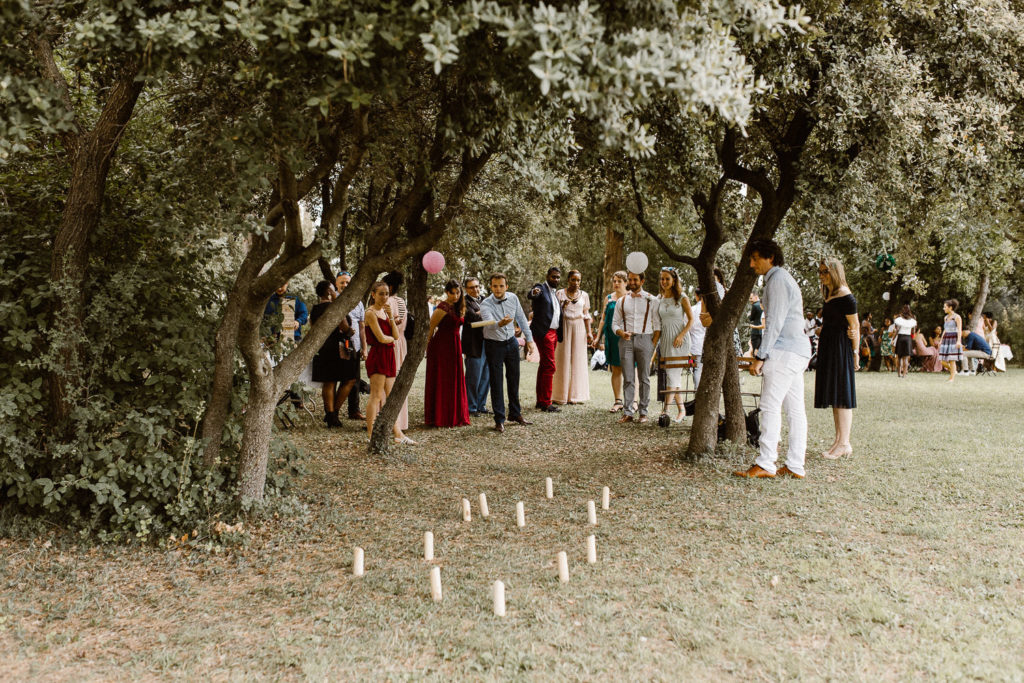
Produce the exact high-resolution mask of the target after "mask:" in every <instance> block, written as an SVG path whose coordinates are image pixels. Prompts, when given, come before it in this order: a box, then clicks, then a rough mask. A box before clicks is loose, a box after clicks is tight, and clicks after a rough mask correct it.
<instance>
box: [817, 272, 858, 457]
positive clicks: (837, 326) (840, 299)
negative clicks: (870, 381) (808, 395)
mask: <svg viewBox="0 0 1024 683" xmlns="http://www.w3.org/2000/svg"><path fill="white" fill-rule="evenodd" d="M818 277H819V279H820V280H821V296H822V299H823V301H824V306H822V324H821V335H820V336H819V338H818V366H817V372H816V373H815V377H814V407H815V408H832V419H833V421H834V422H835V426H836V438H835V440H834V441H833V442H832V446H831V447H830V448H829V449H828V450H827V451H825V452H823V453H822V454H821V455H822V457H825V458H829V459H830V460H835V459H836V458H840V457H842V456H844V455H850V454H851V453H853V447H852V446H851V445H850V430H851V428H852V426H853V409H854V408H856V407H857V391H856V387H855V386H854V377H855V376H856V375H855V374H854V372H855V371H856V367H857V365H856V363H857V347H858V346H859V345H860V324H859V323H858V321H857V300H856V299H855V298H854V297H853V293H852V292H851V291H850V286H849V285H848V284H846V270H845V269H844V268H843V264H842V263H840V262H839V260H838V259H834V258H827V259H824V260H823V261H822V262H821V265H820V266H818Z"/></svg>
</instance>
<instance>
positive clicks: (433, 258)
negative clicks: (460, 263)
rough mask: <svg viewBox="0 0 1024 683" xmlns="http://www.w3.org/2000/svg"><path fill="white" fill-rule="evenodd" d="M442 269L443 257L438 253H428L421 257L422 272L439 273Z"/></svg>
mask: <svg viewBox="0 0 1024 683" xmlns="http://www.w3.org/2000/svg"><path fill="white" fill-rule="evenodd" d="M443 269H444V256H443V255H442V254H441V252H439V251H428V252H427V253H426V254H424V255H423V270H425V271H427V272H428V273H440V272H441V271H442V270H443Z"/></svg>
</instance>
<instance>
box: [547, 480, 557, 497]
mask: <svg viewBox="0 0 1024 683" xmlns="http://www.w3.org/2000/svg"><path fill="white" fill-rule="evenodd" d="M544 495H545V496H547V497H548V498H554V497H555V486H554V484H552V483H551V477H545V478H544Z"/></svg>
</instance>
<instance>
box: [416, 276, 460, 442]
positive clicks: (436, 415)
mask: <svg viewBox="0 0 1024 683" xmlns="http://www.w3.org/2000/svg"><path fill="white" fill-rule="evenodd" d="M444 291H445V295H446V300H445V301H442V302H441V303H440V304H438V306H437V308H435V309H434V313H433V315H431V316H430V329H429V330H428V332H427V338H428V339H429V340H430V341H429V342H428V344H427V385H426V390H425V395H424V397H423V412H424V414H425V415H424V422H426V424H427V426H428V427H461V426H463V425H468V424H469V401H468V400H467V399H466V373H465V370H463V367H462V339H461V338H460V336H459V327H460V326H461V325H462V323H463V319H464V317H465V315H466V300H465V298H463V296H462V288H461V287H460V286H459V283H458V282H456V281H455V280H449V281H448V283H447V284H445V286H444Z"/></svg>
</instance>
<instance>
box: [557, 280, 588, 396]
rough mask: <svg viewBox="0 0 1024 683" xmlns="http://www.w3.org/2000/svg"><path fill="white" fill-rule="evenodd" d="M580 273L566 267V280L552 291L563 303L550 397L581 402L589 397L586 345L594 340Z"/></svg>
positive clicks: (586, 297)
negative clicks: (561, 286)
mask: <svg viewBox="0 0 1024 683" xmlns="http://www.w3.org/2000/svg"><path fill="white" fill-rule="evenodd" d="M582 281H583V276H582V275H580V271H578V270H570V271H569V284H568V286H567V287H566V288H565V289H560V290H558V292H557V293H556V294H555V296H556V297H557V298H558V302H559V303H560V304H561V305H562V321H563V322H562V341H560V342H558V346H556V347H555V377H554V380H553V381H552V390H551V401H552V402H553V403H559V404H562V405H565V404H566V403H569V404H575V403H583V402H584V401H589V400H590V364H589V363H588V362H587V347H588V346H590V344H591V343H593V340H594V334H593V332H591V330H590V324H591V321H592V317H591V315H590V297H589V296H587V293H586V292H584V291H583V290H582V289H580V283H581V282H582Z"/></svg>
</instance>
